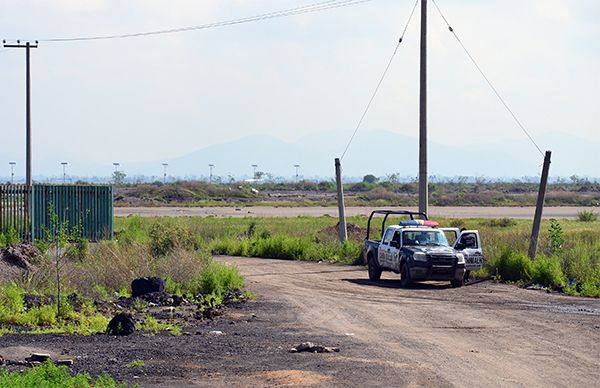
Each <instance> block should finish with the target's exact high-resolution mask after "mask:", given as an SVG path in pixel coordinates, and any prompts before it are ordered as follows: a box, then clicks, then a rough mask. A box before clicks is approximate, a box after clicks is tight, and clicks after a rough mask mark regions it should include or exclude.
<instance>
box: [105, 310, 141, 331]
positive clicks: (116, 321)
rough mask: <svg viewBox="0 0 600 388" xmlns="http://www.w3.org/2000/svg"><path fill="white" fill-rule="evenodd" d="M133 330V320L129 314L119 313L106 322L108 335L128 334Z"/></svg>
mask: <svg viewBox="0 0 600 388" xmlns="http://www.w3.org/2000/svg"><path fill="white" fill-rule="evenodd" d="M134 332H135V320H134V319H133V317H132V316H131V314H126V313H119V314H117V315H115V316H114V317H113V319H111V320H110V322H108V327H107V328H106V333H107V334H108V335H130V334H133V333H134Z"/></svg>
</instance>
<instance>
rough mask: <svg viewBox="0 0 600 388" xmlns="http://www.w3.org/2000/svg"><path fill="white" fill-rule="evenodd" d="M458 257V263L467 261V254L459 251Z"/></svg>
mask: <svg viewBox="0 0 600 388" xmlns="http://www.w3.org/2000/svg"><path fill="white" fill-rule="evenodd" d="M456 258H457V259H458V261H457V263H458V264H464V263H465V255H463V254H462V253H457V254H456Z"/></svg>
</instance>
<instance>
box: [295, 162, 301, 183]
mask: <svg viewBox="0 0 600 388" xmlns="http://www.w3.org/2000/svg"><path fill="white" fill-rule="evenodd" d="M294 167H295V168H296V183H298V169H299V168H300V165H299V164H294Z"/></svg>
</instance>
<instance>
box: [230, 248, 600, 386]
mask: <svg viewBox="0 0 600 388" xmlns="http://www.w3.org/2000/svg"><path fill="white" fill-rule="evenodd" d="M221 260H223V261H225V262H228V263H232V264H235V265H237V266H238V267H239V268H240V269H241V271H242V272H243V274H244V275H245V276H246V279H247V283H248V287H249V289H251V290H253V291H254V292H256V293H257V294H258V295H259V298H261V299H263V300H266V301H267V302H268V301H273V302H278V303H281V302H283V304H284V308H283V309H282V310H281V311H280V312H279V314H280V315H281V318H280V319H281V320H287V321H290V322H295V325H296V326H297V327H299V328H302V329H305V330H306V331H307V332H310V333H312V334H313V335H315V336H318V337H320V338H327V337H328V336H329V337H330V338H334V337H339V336H345V338H347V339H348V341H350V342H348V343H349V344H350V343H351V344H352V346H350V347H351V348H352V349H354V350H353V351H350V352H343V351H342V352H340V353H338V354H336V355H334V356H332V357H331V358H329V360H328V362H329V363H331V362H333V363H335V362H336V360H337V361H338V362H339V363H340V364H341V363H346V362H348V361H350V362H351V363H353V364H354V365H355V366H356V369H357V370H362V369H363V368H365V367H369V366H370V367H371V368H372V384H367V382H364V381H362V382H360V383H359V382H358V381H352V380H349V381H335V380H329V381H328V382H327V383H324V385H328V384H331V383H334V382H337V383H341V384H342V385H357V384H358V385H363V384H367V385H378V386H382V385H383V386H385V385H388V386H397V385H403V386H422V385H425V386H467V385H468V386H476V387H477V386H521V387H534V386H564V387H575V386H580V387H584V386H594V385H597V384H598V382H599V381H600V300H594V299H585V298H572V297H566V296H561V295H556V294H547V293H544V292H541V291H530V290H524V289H519V288H517V287H514V286H509V285H501V284H494V283H492V282H482V283H479V284H474V285H471V286H466V287H463V288H460V289H453V288H450V287H449V285H447V284H445V283H425V284H422V285H420V286H419V285H418V286H415V287H413V288H411V289H408V290H407V289H401V288H399V282H398V281H397V279H398V277H397V276H396V275H394V274H384V276H383V278H382V280H381V281H380V282H370V281H368V280H367V274H366V271H365V270H364V269H363V268H360V267H349V266H338V265H329V264H319V263H304V262H293V261H278V260H264V259H250V258H230V257H224V258H221ZM356 349H358V350H359V351H356ZM390 372H396V373H393V374H391V375H392V376H395V375H397V376H401V379H400V380H395V381H387V382H386V381H385V380H383V381H382V379H385V378H386V377H384V376H390ZM363 386H366V385H363Z"/></svg>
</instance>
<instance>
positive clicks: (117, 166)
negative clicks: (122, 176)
mask: <svg viewBox="0 0 600 388" xmlns="http://www.w3.org/2000/svg"><path fill="white" fill-rule="evenodd" d="M120 165H121V163H117V162H114V163H113V166H115V172H119V166H120Z"/></svg>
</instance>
